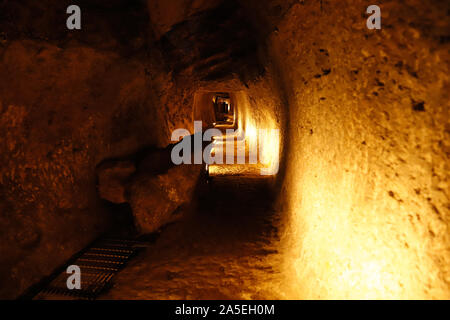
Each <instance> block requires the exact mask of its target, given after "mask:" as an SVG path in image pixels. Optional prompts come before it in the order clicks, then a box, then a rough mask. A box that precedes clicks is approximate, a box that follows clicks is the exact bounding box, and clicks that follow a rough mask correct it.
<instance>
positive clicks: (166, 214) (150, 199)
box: [128, 165, 202, 233]
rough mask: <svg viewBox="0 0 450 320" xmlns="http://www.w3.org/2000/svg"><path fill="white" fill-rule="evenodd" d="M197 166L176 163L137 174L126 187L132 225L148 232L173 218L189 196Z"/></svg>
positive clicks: (197, 174) (194, 180) (193, 185)
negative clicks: (158, 170) (155, 171)
mask: <svg viewBox="0 0 450 320" xmlns="http://www.w3.org/2000/svg"><path fill="white" fill-rule="evenodd" d="M201 169H202V166H201V165H179V166H174V167H172V168H170V169H169V170H168V171H167V172H166V173H161V174H158V175H156V176H154V175H149V174H145V173H144V174H140V175H137V176H136V177H135V178H134V180H133V182H132V183H131V185H130V188H129V190H128V193H129V202H130V205H131V209H132V210H133V216H134V219H135V223H136V227H137V229H138V231H139V232H140V233H151V232H154V231H156V230H158V229H159V228H160V227H161V226H163V225H164V224H166V223H168V222H171V221H173V220H174V219H175V218H176V217H177V216H176V210H177V209H178V208H179V207H180V206H182V205H186V204H188V203H189V202H190V200H191V199H192V195H193V193H194V190H195V187H196V186H197V181H198V177H199V175H200V170H201Z"/></svg>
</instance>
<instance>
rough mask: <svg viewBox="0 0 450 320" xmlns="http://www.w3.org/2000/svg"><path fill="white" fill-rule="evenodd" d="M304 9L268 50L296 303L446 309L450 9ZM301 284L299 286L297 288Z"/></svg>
mask: <svg viewBox="0 0 450 320" xmlns="http://www.w3.org/2000/svg"><path fill="white" fill-rule="evenodd" d="M321 3H322V2H320V3H319V1H301V2H300V3H298V4H296V5H294V6H293V7H292V8H291V10H290V11H289V13H288V14H287V15H286V16H285V18H284V20H283V22H282V23H281V24H280V25H279V31H278V32H276V33H274V34H273V35H272V36H271V39H270V45H269V47H270V48H271V51H272V53H273V55H272V57H273V59H274V61H275V63H276V64H277V65H278V66H279V67H280V70H281V75H282V79H283V84H284V92H285V95H286V97H287V101H288V103H289V112H290V114H289V118H290V121H289V142H290V143H289V146H288V147H287V152H286V155H287V157H288V159H287V164H288V165H287V174H286V180H285V183H284V190H285V192H284V196H283V197H282V198H281V199H280V203H282V204H284V205H285V209H286V210H287V212H289V213H290V215H289V218H288V221H287V225H288V226H289V228H288V229H287V230H286V232H285V235H286V236H285V240H286V241H288V242H289V243H290V244H291V245H292V247H291V248H292V250H290V251H287V253H286V259H285V265H286V268H287V271H286V276H287V278H288V281H287V283H290V284H293V285H294V288H293V291H292V293H291V294H292V297H295V298H308V299H311V298H313V299H314V298H322V299H327V298H332V299H336V298H337V299H341V298H358V299H359V298H384V299H386V298H396V299H397V298H402V299H405V298H414V299H437V298H440V299H444V298H445V299H448V298H449V297H450V250H449V244H450V232H449V226H450V215H449V212H450V210H449V186H448V182H449V167H448V163H449V161H448V158H449V148H450V145H449V141H450V139H449V117H448V115H449V114H448V110H449V90H448V87H449V69H448V67H449V54H448V52H449V44H448V40H447V41H446V40H445V39H448V30H449V19H448V12H449V11H448V10H449V7H448V5H449V3H448V2H440V1H432V2H427V3H424V2H421V1H414V0H411V1H383V3H382V4H381V5H380V7H381V12H382V29H381V30H368V29H367V28H366V19H367V17H368V15H367V14H365V9H366V8H367V6H368V3H367V2H366V1H339V2H332V1H323V3H322V7H321ZM294 279H296V280H294Z"/></svg>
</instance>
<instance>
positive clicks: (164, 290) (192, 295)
mask: <svg viewBox="0 0 450 320" xmlns="http://www.w3.org/2000/svg"><path fill="white" fill-rule="evenodd" d="M231 171H232V170H231ZM269 183H270V178H267V177H264V176H260V175H255V174H251V173H243V172H241V173H240V174H239V175H222V176H215V177H213V178H212V179H211V181H210V183H209V185H208V188H207V190H206V192H205V193H203V194H202V195H201V196H200V199H199V200H200V201H199V206H198V208H197V209H196V210H193V211H192V212H191V213H189V214H188V215H187V216H186V217H184V218H183V219H182V220H181V221H178V222H176V223H174V224H171V225H169V226H167V227H166V228H165V229H164V230H163V231H162V232H161V235H160V237H159V238H158V239H157V240H156V241H155V242H154V243H153V244H152V245H150V246H149V247H148V248H147V249H146V250H145V251H144V252H143V253H142V254H140V255H139V256H138V257H137V258H136V259H134V260H133V261H132V262H131V263H130V264H129V265H128V266H127V267H126V268H125V269H124V270H123V271H121V272H120V273H119V274H118V275H117V277H116V279H115V281H114V286H113V287H112V288H111V289H110V290H109V291H108V292H107V293H105V294H104V295H102V296H101V297H100V299H277V298H280V293H279V289H278V288H280V283H281V280H280V279H281V277H280V275H281V272H280V270H279V268H280V263H279V261H280V253H279V252H278V251H277V250H276V248H277V244H278V242H279V234H278V228H277V225H278V223H279V213H278V212H276V211H275V210H273V209H272V204H273V203H272V200H273V197H272V196H271V195H270V191H269Z"/></svg>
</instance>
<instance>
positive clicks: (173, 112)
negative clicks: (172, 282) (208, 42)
mask: <svg viewBox="0 0 450 320" xmlns="http://www.w3.org/2000/svg"><path fill="white" fill-rule="evenodd" d="M47 2H48V1H47ZM47 2H46V1H43V2H42V3H40V4H37V3H36V2H33V1H32V2H30V1H28V2H27V1H24V2H22V3H20V4H19V3H8V4H4V3H2V8H1V9H2V10H1V12H2V15H4V16H3V18H5V19H2V20H1V21H0V26H1V30H2V42H1V44H0V78H1V79H2V80H1V81H0V154H1V157H0V228H1V230H2V232H1V233H0V252H1V254H0V283H1V286H0V298H14V297H16V296H17V295H19V294H20V293H22V292H23V291H24V290H25V289H26V288H27V287H28V286H30V285H31V284H33V283H35V282H37V281H38V280H40V279H41V278H42V277H43V276H45V275H48V274H49V273H50V272H51V271H52V270H53V269H54V268H56V267H57V266H59V265H61V264H62V263H63V262H65V261H66V260H67V259H68V258H69V257H70V256H71V255H72V254H74V253H75V252H77V251H78V250H80V249H81V248H83V247H84V246H85V245H86V244H87V243H89V242H90V241H92V240H93V239H94V238H95V237H97V236H99V235H100V234H101V233H102V232H104V231H105V230H107V229H108V227H109V226H110V224H111V221H112V219H111V216H110V215H109V213H108V212H106V210H105V208H104V206H103V203H102V202H101V201H100V199H99V197H98V194H97V190H96V175H95V168H96V166H97V165H98V164H99V163H101V162H102V161H103V160H105V159H109V158H117V157H123V156H126V155H129V154H132V153H135V152H136V151H138V150H140V149H142V148H144V147H147V146H157V147H165V146H166V145H168V144H169V143H170V133H171V131H172V130H173V129H174V128H177V127H186V126H188V125H191V122H192V106H191V105H190V104H188V103H187V101H189V99H193V93H192V92H193V90H192V89H190V88H189V87H188V86H183V85H176V84H175V83H174V82H175V80H174V79H173V78H172V76H171V74H170V73H169V72H168V71H167V70H166V69H165V66H164V64H163V63H162V61H161V54H160V52H159V50H158V48H157V47H150V46H152V43H153V42H152V40H151V36H148V35H146V30H147V27H148V25H147V24H146V19H147V20H148V18H146V17H147V10H146V7H144V9H143V10H140V11H139V10H137V11H136V10H135V8H133V7H132V8H131V9H130V10H131V11H130V12H128V11H124V10H123V7H121V8H122V11H120V10H119V9H117V8H116V7H115V5H116V4H117V3H118V2H120V1H115V2H108V3H107V4H105V2H103V4H102V3H101V2H98V3H94V2H90V3H85V2H82V3H81V6H82V8H83V11H82V14H83V17H85V19H84V20H83V22H84V24H83V29H82V30H81V31H74V32H73V33H71V32H69V31H67V30H66V29H65V19H66V17H67V15H66V14H65V8H66V7H64V5H65V4H66V3H64V2H61V4H58V5H57V6H51V5H49V3H47ZM46 5H48V7H47V6H46ZM83 5H84V7H83ZM98 5H106V6H107V7H104V8H103V7H96V6H98ZM58 10H59V11H58ZM61 10H62V11H61ZM115 10H117V11H115ZM41 11H42V12H43V13H42V14H43V18H42V19H38V21H36V19H31V18H30V15H31V16H36V15H33V13H36V12H41ZM139 12H141V13H142V14H143V15H144V17H142V16H140V15H139ZM119 14H120V17H121V18H122V20H123V21H124V22H127V21H128V22H129V24H126V25H127V27H128V28H129V29H126V28H122V30H120V31H119V32H118V29H120V28H118V26H117V24H113V23H112V21H114V17H116V18H117V15H119ZM27 17H28V18H27ZM57 18H58V19H57ZM109 19H111V20H112V21H110V20H109ZM127 19H128V20H127ZM116 22H117V20H116ZM141 23H144V24H143V25H141ZM61 30H65V31H61ZM138 30H141V31H140V32H138ZM147 37H150V40H149V41H148V38H147ZM188 128H189V127H188Z"/></svg>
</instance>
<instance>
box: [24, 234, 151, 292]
mask: <svg viewBox="0 0 450 320" xmlns="http://www.w3.org/2000/svg"><path fill="white" fill-rule="evenodd" d="M146 246H147V244H145V243H142V242H138V241H134V240H124V239H101V240H99V241H97V242H95V243H94V244H93V245H92V246H90V247H88V248H86V249H85V250H83V251H82V252H80V253H79V254H78V255H76V256H75V258H73V259H72V260H71V261H70V262H69V263H67V265H66V266H65V267H64V270H63V271H62V272H60V273H58V274H56V276H54V277H53V279H52V280H51V282H50V283H49V284H48V285H47V286H45V287H44V288H43V289H41V290H40V291H39V292H38V293H37V294H36V296H35V297H34V298H33V299H38V300H73V299H88V300H94V299H96V298H97V297H98V296H99V295H100V294H101V293H102V292H103V291H104V290H105V289H107V288H109V287H110V286H111V284H112V279H113V277H114V275H115V274H116V273H117V272H119V271H120V270H121V269H122V268H123V267H125V265H126V264H127V262H128V261H129V260H130V259H131V258H132V257H134V256H135V255H136V254H137V253H138V252H139V251H140V250H141V249H142V248H144V247H146ZM70 265H77V266H78V267H80V270H81V289H72V290H69V289H68V288H67V283H66V282H67V279H68V277H69V276H70V274H68V273H66V270H67V267H68V266H70Z"/></svg>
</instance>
